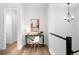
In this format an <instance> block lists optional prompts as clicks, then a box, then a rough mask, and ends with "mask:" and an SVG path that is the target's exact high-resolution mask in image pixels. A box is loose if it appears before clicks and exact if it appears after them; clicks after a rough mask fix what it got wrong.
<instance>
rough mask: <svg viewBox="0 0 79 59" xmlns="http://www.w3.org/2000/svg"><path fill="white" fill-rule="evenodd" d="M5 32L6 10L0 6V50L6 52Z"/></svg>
mask: <svg viewBox="0 0 79 59" xmlns="http://www.w3.org/2000/svg"><path fill="white" fill-rule="evenodd" d="M4 31H5V30H4V10H3V8H2V6H1V5H0V50H4V49H5V48H6V46H5V42H6V41H5V36H4V34H5V33H4Z"/></svg>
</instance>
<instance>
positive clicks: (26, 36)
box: [25, 35, 44, 46]
mask: <svg viewBox="0 0 79 59" xmlns="http://www.w3.org/2000/svg"><path fill="white" fill-rule="evenodd" d="M35 36H39V37H42V46H44V35H25V41H26V44H27V40H28V38H30V37H35ZM30 39H31V38H30ZM31 40H33V39H31Z"/></svg>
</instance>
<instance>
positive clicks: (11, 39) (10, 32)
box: [4, 8, 18, 52]
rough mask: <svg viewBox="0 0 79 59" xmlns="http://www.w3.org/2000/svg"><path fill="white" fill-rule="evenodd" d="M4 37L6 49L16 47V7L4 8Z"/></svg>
mask: <svg viewBox="0 0 79 59" xmlns="http://www.w3.org/2000/svg"><path fill="white" fill-rule="evenodd" d="M4 19H5V39H6V50H7V52H8V50H9V51H10V50H11V49H13V48H17V32H18V15H17V8H5V9H4Z"/></svg>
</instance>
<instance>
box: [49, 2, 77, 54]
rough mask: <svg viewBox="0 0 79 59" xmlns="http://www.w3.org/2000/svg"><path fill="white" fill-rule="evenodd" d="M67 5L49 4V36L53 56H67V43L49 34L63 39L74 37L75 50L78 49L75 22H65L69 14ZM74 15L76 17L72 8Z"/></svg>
mask: <svg viewBox="0 0 79 59" xmlns="http://www.w3.org/2000/svg"><path fill="white" fill-rule="evenodd" d="M66 8H67V6H66V4H63V3H62V4H60V3H57V4H55V3H54V4H49V9H48V36H49V50H50V51H51V54H53V53H54V54H66V43H65V42H66V41H64V40H62V39H60V38H57V37H55V36H52V35H50V34H49V33H50V32H51V33H55V34H58V35H61V36H63V37H66V36H71V37H72V42H73V43H72V45H73V46H72V47H73V50H75V49H77V47H76V45H77V39H76V32H75V31H76V30H75V28H76V24H75V20H73V21H71V22H70V23H68V22H67V21H65V20H64V16H65V14H66V12H67V9H66ZM71 12H72V15H73V16H74V12H75V11H74V9H73V8H71Z"/></svg>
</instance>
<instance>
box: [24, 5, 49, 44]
mask: <svg viewBox="0 0 79 59" xmlns="http://www.w3.org/2000/svg"><path fill="white" fill-rule="evenodd" d="M23 6H24V24H25V33H26V32H27V29H28V27H29V25H30V24H31V19H40V24H39V25H40V30H42V31H44V35H45V44H47V42H48V41H47V7H48V6H47V4H43V3H34V4H33V3H29V4H23Z"/></svg>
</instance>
